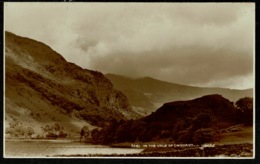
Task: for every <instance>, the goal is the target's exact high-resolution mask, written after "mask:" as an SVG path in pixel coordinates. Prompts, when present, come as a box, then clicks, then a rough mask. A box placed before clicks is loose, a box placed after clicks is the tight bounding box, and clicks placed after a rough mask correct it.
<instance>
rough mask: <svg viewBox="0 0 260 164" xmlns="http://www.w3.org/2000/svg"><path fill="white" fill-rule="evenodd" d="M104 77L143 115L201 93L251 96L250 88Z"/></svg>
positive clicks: (231, 99) (146, 78)
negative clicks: (198, 85) (204, 86)
mask: <svg viewBox="0 0 260 164" xmlns="http://www.w3.org/2000/svg"><path fill="white" fill-rule="evenodd" d="M106 77H107V78H108V79H110V80H111V82H112V83H113V84H114V86H115V88H117V89H119V90H121V91H122V92H123V93H124V94H125V95H126V96H127V97H128V99H129V102H130V104H131V105H133V108H134V109H135V110H137V111H138V112H139V113H142V114H143V115H148V114H150V113H151V112H153V111H155V110H156V109H158V108H159V107H160V106H162V105H163V104H164V103H165V102H170V101H179V100H191V99H194V98H196V97H200V96H203V95H210V94H220V95H223V96H224V97H225V98H227V99H229V100H230V101H233V102H235V101H237V100H238V99H240V98H242V97H253V90H252V89H247V90H236V89H226V88H202V87H193V86H187V85H180V84H174V83H168V82H164V81H160V80H156V79H153V78H150V77H145V78H139V79H131V78H128V77H123V76H120V75H114V74H107V75H106Z"/></svg>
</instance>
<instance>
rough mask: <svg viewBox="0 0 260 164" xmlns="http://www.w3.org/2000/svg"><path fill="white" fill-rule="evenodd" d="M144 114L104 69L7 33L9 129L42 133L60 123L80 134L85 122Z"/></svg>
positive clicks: (6, 81) (6, 69)
mask: <svg viewBox="0 0 260 164" xmlns="http://www.w3.org/2000/svg"><path fill="white" fill-rule="evenodd" d="M138 116H139V115H138V114H136V113H135V112H133V110H132V108H131V106H130V105H129V103H128V100H127V97H126V96H125V95H124V94H122V93H121V92H120V91H118V90H116V89H115V88H114V87H113V85H112V83H111V82H110V81H109V80H108V79H107V78H106V77H105V76H104V75H103V74H102V73H100V72H96V71H91V70H86V69H82V68H81V67H79V66H77V65H75V64H73V63H69V62H67V61H66V60H65V59H64V58H63V57H62V56H61V55H59V54H58V53H57V52H55V51H53V50H52V49H51V48H50V47H49V46H47V45H45V44H43V43H41V42H38V41H35V40H32V39H29V38H24V37H20V36H17V35H15V34H12V33H10V32H6V33H5V122H6V128H7V129H8V128H9V129H10V128H12V127H20V129H21V128H24V129H26V128H27V129H28V128H29V129H33V131H34V132H35V133H36V132H40V131H41V129H43V127H44V126H46V125H50V124H55V123H58V124H60V125H62V126H63V127H64V128H65V129H66V128H67V131H70V132H71V131H74V132H75V133H76V132H78V130H79V128H82V126H83V125H88V126H89V127H91V125H89V124H88V123H90V124H92V125H95V126H103V125H104V124H105V123H106V122H107V121H111V120H121V119H123V120H126V119H130V118H131V119H132V118H136V117H138ZM18 125H19V126H18ZM68 129H70V130H68ZM17 130H18V131H19V129H17ZM15 133H17V135H18V136H19V135H21V133H22V132H21V133H20V132H15ZM10 135H13V136H15V134H10ZM24 135H25V134H24Z"/></svg>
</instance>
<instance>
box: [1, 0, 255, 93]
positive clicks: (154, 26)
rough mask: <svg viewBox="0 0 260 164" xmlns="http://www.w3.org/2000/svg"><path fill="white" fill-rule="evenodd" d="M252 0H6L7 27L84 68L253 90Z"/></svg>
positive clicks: (178, 81) (180, 82)
mask: <svg viewBox="0 0 260 164" xmlns="http://www.w3.org/2000/svg"><path fill="white" fill-rule="evenodd" d="M254 13H255V6H254V3H106V4H105V3H4V14H5V15H4V21H5V30H7V31H10V32H13V33H15V34H17V35H21V36H26V37H29V38H32V39H36V40H38V41H41V42H44V43H46V44H48V45H49V46H50V47H52V48H53V49H54V50H55V51H57V52H59V53H60V54H61V55H63V56H64V57H65V59H66V60H67V61H70V62H74V63H76V64H78V65H80V66H81V67H83V68H86V69H92V70H98V71H101V72H103V73H114V74H120V75H125V76H129V77H134V78H136V77H144V76H150V77H153V78H156V79H160V80H163V81H168V82H173V83H179V84H187V85H194V86H202V87H225V88H236V89H246V88H252V87H254V79H253V65H254V62H253V58H254V38H255V37H254V31H255V15H254Z"/></svg>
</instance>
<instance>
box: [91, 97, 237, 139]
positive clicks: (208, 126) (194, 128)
mask: <svg viewBox="0 0 260 164" xmlns="http://www.w3.org/2000/svg"><path fill="white" fill-rule="evenodd" d="M235 112H236V108H235V107H234V105H233V103H232V102H230V101H229V100H228V99H226V98H224V97H222V96H221V95H217V94H215V95H207V96H203V97H200V98H196V99H193V100H188V101H176V102H170V103H166V104H164V105H163V106H162V107H161V108H159V109H158V110H156V111H155V112H153V113H152V114H150V115H148V116H147V117H144V118H141V119H139V120H130V121H121V122H114V124H113V125H111V126H109V127H107V128H104V129H102V130H100V131H99V130H94V131H93V136H92V137H93V140H94V141H95V142H97V143H116V142H136V141H141V142H150V141H160V140H172V141H176V142H184V143H199V142H202V141H203V142H204V141H205V140H206V141H207V140H211V139H217V132H218V131H219V130H220V129H224V128H227V127H229V126H232V125H235V124H236V123H237V120H236V118H235ZM203 137H204V138H203Z"/></svg>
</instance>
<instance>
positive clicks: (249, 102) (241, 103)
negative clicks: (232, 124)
mask: <svg viewBox="0 0 260 164" xmlns="http://www.w3.org/2000/svg"><path fill="white" fill-rule="evenodd" d="M236 107H237V109H238V110H240V111H241V112H253V98H251V97H244V98H241V99H239V100H238V101H237V102H236Z"/></svg>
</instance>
